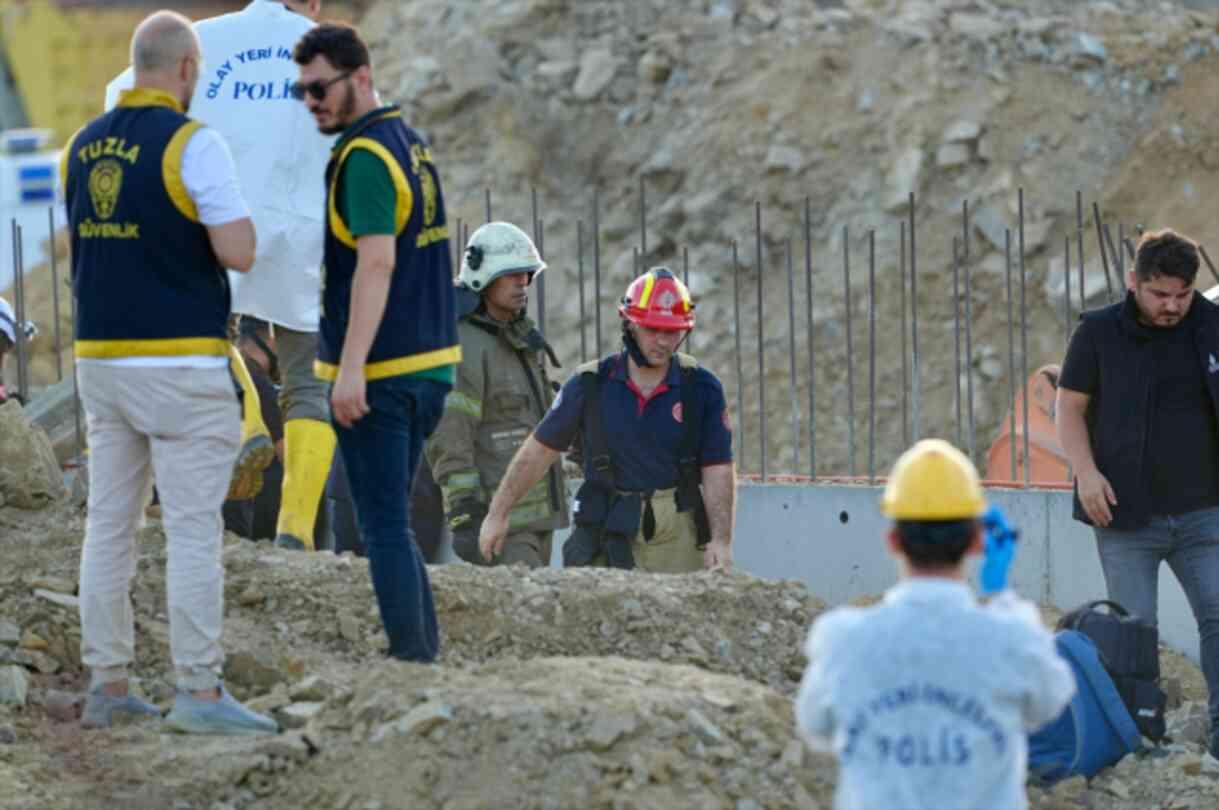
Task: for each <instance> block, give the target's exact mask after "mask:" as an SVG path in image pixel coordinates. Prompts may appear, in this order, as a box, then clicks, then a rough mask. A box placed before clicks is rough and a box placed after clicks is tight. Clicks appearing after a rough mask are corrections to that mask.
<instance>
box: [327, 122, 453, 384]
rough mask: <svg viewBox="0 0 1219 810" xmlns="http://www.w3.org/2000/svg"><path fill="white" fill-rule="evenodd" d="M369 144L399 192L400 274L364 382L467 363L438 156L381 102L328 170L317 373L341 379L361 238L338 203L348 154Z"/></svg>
mask: <svg viewBox="0 0 1219 810" xmlns="http://www.w3.org/2000/svg"><path fill="white" fill-rule="evenodd" d="M356 149H365V150H367V151H369V152H371V153H372V154H374V155H376V156H377V157H378V158H380V159H381V160H382V161H383V162H384V163H385V166H386V168H387V169H388V170H389V175H390V177H391V178H392V180H393V183H394V188H395V189H396V190H397V205H396V207H395V228H396V242H395V246H394V247H395V252H394V274H393V278H392V280H391V281H390V286H389V295H388V298H387V299H386V302H385V315H384V316H383V317H382V319H381V325H380V327H379V328H378V330H377V336H376V338H374V340H373V343H372V348H371V349H370V350H369V352H368V360H367V361H366V363H367V364H366V365H365V367H364V374H365V379H367V380H379V379H384V378H386V377H396V376H398V375H401V374H412V373H415V372H419V371H426V370H428V369H433V368H438V367H440V366H447V365H452V364H454V363H458V362H460V361H461V346H460V343H459V341H458V339H457V310H456V302H455V297H454V288H453V265H452V258H451V256H450V255H449V230H448V226H447V224H446V221H445V212H444V199H443V198H442V197H441V194H440V178H439V176H438V175H437V172H436V167H435V166H434V165H433V164H432V153H431V150H430V149H428V147H427V145H426V144H425V143H424V142H423V140H422V139H421V138H420V137H419V136H418V135H417V134H415V132H414V131H413V130H411V129H410V128H409V127H407V126H406V124H405V123H403V121H402V114H401V113H400V112H399V111H398V108H397V107H383V108H381V109H379V110H375V111H373V112H371V113H369V114H368V115H366V116H365V117H364V118H362V119H361V120H359V121H357V122H356V123H355V124H353V125H352V127H351V128H350V129H349V130H348V131H347V132H346V133H345V134H344V135H343V137H342V138H341V139H340V140H339V142H338V143H337V144H335V146H334V150H333V153H332V156H331V158H330V165H329V166H327V167H326V223H327V224H326V252H325V265H324V268H323V279H322V320H321V327H320V334H319V341H318V344H319V345H318V361H317V363H315V364H314V371H315V373H316V374H317V376H318V377H320V378H322V379H324V380H334V379H335V378H336V377H337V376H338V371H339V358H340V357H341V356H342V354H343V340H344V338H345V337H346V335H347V325H348V322H349V310H350V304H351V286H352V280H353V278H354V277H355V271H356V240H355V237H354V236H352V234H351V232H350V231H349V230H348V228H347V224H346V223H345V222H344V221H343V218H342V215H341V214H340V212H339V207H338V199H337V198H338V194H339V187H340V184H341V183H342V179H343V169H344V164H345V163H346V161H347V158H348V157H349V156H350V155H351V153H352V152H353V151H354V150H356Z"/></svg>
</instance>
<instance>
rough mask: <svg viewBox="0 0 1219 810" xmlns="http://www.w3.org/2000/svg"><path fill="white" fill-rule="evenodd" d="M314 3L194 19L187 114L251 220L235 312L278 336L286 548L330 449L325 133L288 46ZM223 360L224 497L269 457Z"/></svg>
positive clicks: (265, 4)
mask: <svg viewBox="0 0 1219 810" xmlns="http://www.w3.org/2000/svg"><path fill="white" fill-rule="evenodd" d="M321 6H322V3H321V0H253V2H251V3H250V4H249V5H248V6H246V8H245V9H244V10H242V11H239V12H237V13H234V14H224V15H221V16H218V17H212V18H210V19H206V20H201V21H199V22H197V23H195V25H194V29H195V32H196V33H197V34H198V36H199V39H200V41H201V42H202V44H203V55H204V61H205V64H204V65H203V68H202V74H201V76H200V79H199V85H198V87H197V89H196V91H195V95H194V98H193V99H192V100H191V113H192V114H193V115H195V116H197V117H198V118H199V120H201V121H203V122H204V123H206V124H207V125H208V126H210V127H213V128H215V129H216V130H217V131H218V132H220V134H221V135H223V136H224V137H225V139H226V140H227V141H228V143H229V145H230V147H231V148H232V152H233V158H234V160H235V162H236V164H237V174H238V177H240V179H241V186H242V189H243V190H244V191H245V193H246V196H247V199H248V201H249V204H250V209H251V213H252V216H253V219H254V225H255V227H256V228H257V230H258V237H259V238H258V256H257V258H256V260H255V264H254V266H255V268H256V270H255V272H254V273H251V274H249V275H248V276H239V275H237V274H230V283H231V285H232V288H233V311H234V312H236V313H240V314H242V315H246V316H251V317H253V318H257V319H259V320H262V321H266V322H268V323H270V324H271V325H272V330H273V332H274V336H275V345H276V349H277V351H278V356H279V366H280V371H281V382H282V387H281V388H280V391H279V409H280V412H281V413H282V415H283V419H284V439H283V469H284V475H283V485H282V493H281V498H280V500H281V507H280V511H279V518H278V521H277V525H276V537H275V542H276V545H278V546H280V547H282V548H289V549H313V548H314V547H315V538H314V534H313V532H314V526H315V523H316V518H317V513H318V506H319V504H320V503H321V500H322V491H323V489H324V487H325V485H326V479H327V476H328V474H329V471H330V463H331V460H332V458H333V456H334V447H335V438H334V431H333V429H332V428H331V427H330V416H329V407H328V405H327V402H326V387H325V385H324V384H323V383H322V381H320V380H318V379H317V378H316V377H315V376H314V374H313V359H314V357H315V356H316V355H317V329H318V319H319V312H318V286H319V284H320V279H321V269H320V263H321V255H322V223H321V214H322V200H323V198H322V194H323V191H322V187H321V184H319V183H318V176H319V175H321V173H322V172H323V171H324V169H325V166H326V159H327V155H328V151H329V146H330V141H331V139H330V138H328V137H326V136H324V135H322V134H320V133H318V132H317V131H316V129H315V128H314V126H313V122H312V121H311V120H310V118H309V115H308V113H307V111H306V110H304V109H303V108H302V107H301V105H299V104H296V103H295V102H294V101H293V100H292V97H291V90H292V83H293V81H294V80H295V78H296V76H295V65H294V64H293V62H292V48H293V47H294V46H295V45H296V43H297V41H298V40H299V39H300V38H301V36H303V35H304V34H305V33H306V32H307V31H309V30H310V29H311V28H313V26H314V20H315V19H317V17H318V15H319V14H320V13H321V10H322V9H321ZM129 85H130V76H129V73H126V74H124V75H122V76H120V77H119V78H118V79H116V80H115V81H114V82H112V83H111V86H110V88H108V90H107V99H108V102H109V101H111V99H112V98H115V97H117V94H118V90H119V89H121V88H122V87H124V86H129ZM234 354H235V353H234ZM231 359H232V361H233V362H232V365H233V369H234V371H235V372H236V373H237V374H238V376H239V378H240V379H241V382H242V386H243V388H244V389H245V391H246V403H245V405H246V407H245V419H244V421H243V435H242V439H243V441H242V447H243V453H242V455H241V456H239V458H238V464H237V469H236V471H235V475H234V481H233V488H232V491H231V492H230V495H231V496H233V497H250V496H251V495H252V494H254V492H255V491H256V490H257V489H258V488H260V487H261V476H262V470H263V469H264V468H265V467H267V465H268V464H270V463H271V462H272V461H273V460H274V457H275V456H274V454H273V453H272V452H271V442H270V440H269V437H268V436H267V429H266V427H265V425H263V424H261V419H260V409H259V405H258V397H257V395H256V390H255V386H254V383H253V380H252V378H251V377H250V375H249V374H248V373H246V369H245V367H244V365H243V364H242V363H241V359H240V356H239V355H238V356H235V357H232V358H231ZM255 451H257V452H255Z"/></svg>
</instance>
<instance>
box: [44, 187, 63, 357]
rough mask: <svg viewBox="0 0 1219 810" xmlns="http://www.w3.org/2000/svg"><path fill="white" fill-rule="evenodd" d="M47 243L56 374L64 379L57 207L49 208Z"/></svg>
mask: <svg viewBox="0 0 1219 810" xmlns="http://www.w3.org/2000/svg"><path fill="white" fill-rule="evenodd" d="M47 244H48V245H50V248H51V310H52V313H53V318H54V326H55V374H56V380H57V381H62V380H63V342H62V340H61V336H60V328H59V257H58V256H57V255H56V251H55V209H54V208H48V209H47Z"/></svg>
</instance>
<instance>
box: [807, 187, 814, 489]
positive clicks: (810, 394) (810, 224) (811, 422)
mask: <svg viewBox="0 0 1219 810" xmlns="http://www.w3.org/2000/svg"><path fill="white" fill-rule="evenodd" d="M804 294H805V330H806V336H805V337H806V340H807V343H808V470H809V477H810V478H812V479H814V480H816V478H817V407H816V406H817V363H816V354H815V351H814V350H815V346H816V342H815V339H814V336H815V334H816V332H815V326H816V325H815V324H814V322H813V214H812V200H811V198H809V197H805V198H804Z"/></svg>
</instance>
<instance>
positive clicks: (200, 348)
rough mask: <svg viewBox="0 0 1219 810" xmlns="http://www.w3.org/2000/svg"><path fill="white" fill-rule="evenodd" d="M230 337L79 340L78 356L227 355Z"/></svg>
mask: <svg viewBox="0 0 1219 810" xmlns="http://www.w3.org/2000/svg"><path fill="white" fill-rule="evenodd" d="M228 345H229V343H228V341H227V340H224V339H223V338H152V339H140V340H78V341H76V344H75V352H76V356H77V357H91V358H113V357H187V356H194V355H205V356H214V357H224V356H225V355H226V354H228Z"/></svg>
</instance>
